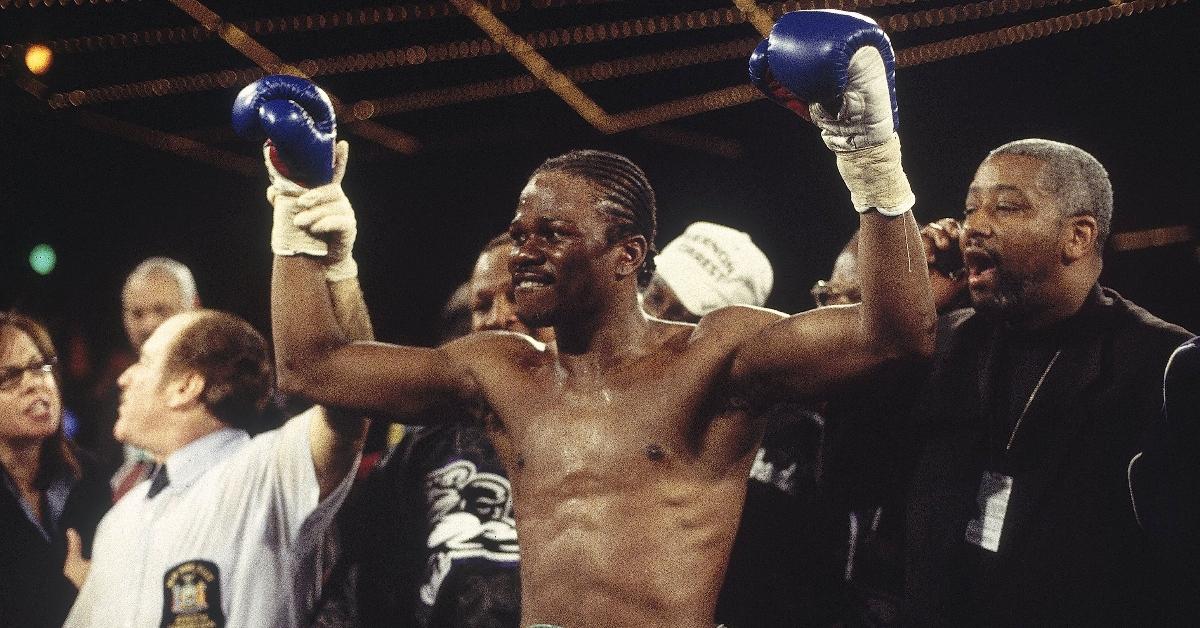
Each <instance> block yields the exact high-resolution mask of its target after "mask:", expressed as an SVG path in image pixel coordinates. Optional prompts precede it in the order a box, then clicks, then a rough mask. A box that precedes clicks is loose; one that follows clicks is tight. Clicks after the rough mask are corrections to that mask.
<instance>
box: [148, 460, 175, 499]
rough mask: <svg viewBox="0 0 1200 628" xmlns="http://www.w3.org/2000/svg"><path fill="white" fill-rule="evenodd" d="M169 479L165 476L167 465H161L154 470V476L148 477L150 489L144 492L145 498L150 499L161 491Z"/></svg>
mask: <svg viewBox="0 0 1200 628" xmlns="http://www.w3.org/2000/svg"><path fill="white" fill-rule="evenodd" d="M170 483H171V480H170V479H169V478H168V477H167V466H166V465H163V466H161V467H159V468H158V471H155V472H154V477H152V478H150V490H149V491H147V492H146V499H150V498H152V497H154V496H155V495H158V494H159V493H161V492H162V490H163V489H164V488H167V485H168V484H170Z"/></svg>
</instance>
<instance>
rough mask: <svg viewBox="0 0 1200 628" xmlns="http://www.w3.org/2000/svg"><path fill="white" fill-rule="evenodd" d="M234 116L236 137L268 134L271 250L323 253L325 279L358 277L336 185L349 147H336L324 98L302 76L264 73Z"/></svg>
mask: <svg viewBox="0 0 1200 628" xmlns="http://www.w3.org/2000/svg"><path fill="white" fill-rule="evenodd" d="M232 119H233V128H234V131H236V132H237V133H238V135H241V136H242V137H246V138H249V139H254V140H261V139H263V138H266V142H265V143H264V144H263V162H264V164H265V165H266V168H267V174H268V175H269V176H270V178H271V186H270V187H268V188H267V200H268V201H269V202H270V203H271V205H272V207H273V208H274V209H275V213H274V220H273V225H272V228H271V250H272V251H273V252H274V253H275V254H276V255H297V254H305V255H313V256H318V257H321V258H322V262H323V263H324V264H325V275H326V278H327V279H329V280H330V281H339V280H342V279H346V278H350V277H354V276H356V275H357V274H358V267H357V265H356V264H355V263H354V259H353V257H351V251H352V248H353V245H354V238H355V233H356V226H355V225H356V223H355V219H354V210H353V208H351V206H350V201H349V200H348V199H347V198H346V195H345V193H344V192H342V188H341V179H342V175H343V174H344V173H345V168H346V157H347V155H348V149H349V146H347V145H346V143H345V142H337V143H336V144H335V142H336V123H335V120H334V112H333V104H332V103H331V102H330V100H329V97H328V96H327V95H326V94H325V92H324V91H322V90H321V88H319V87H317V86H316V85H314V84H313V83H312V82H310V81H308V80H306V79H303V78H299V77H295V76H287V75H280V74H276V75H270V76H265V77H263V78H261V79H259V80H257V81H255V82H254V83H251V84H250V85H247V86H246V87H245V88H244V89H242V91H241V92H240V93H239V94H238V97H237V99H236V101H235V102H234V105H233V114H232ZM313 186H318V187H315V188H314V189H312V190H309V188H310V187H313Z"/></svg>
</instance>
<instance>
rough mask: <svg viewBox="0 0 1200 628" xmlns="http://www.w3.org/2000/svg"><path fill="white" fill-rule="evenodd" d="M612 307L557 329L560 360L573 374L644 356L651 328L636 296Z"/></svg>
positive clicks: (609, 366) (604, 308) (611, 303)
mask: <svg viewBox="0 0 1200 628" xmlns="http://www.w3.org/2000/svg"><path fill="white" fill-rule="evenodd" d="M621 296H622V297H624V296H627V295H621ZM608 304H609V305H608V307H602V308H600V309H598V310H597V311H596V312H594V313H592V314H591V315H590V316H584V317H580V318H578V319H576V320H572V321H569V322H565V323H562V324H560V325H557V326H555V328H554V336H555V341H556V343H557V345H558V355H559V359H560V361H561V362H562V364H563V366H564V368H566V369H567V370H568V371H569V372H575V371H577V370H581V371H591V370H594V369H596V368H599V369H608V368H612V367H614V366H616V365H619V364H621V363H623V362H626V361H628V360H629V359H630V356H631V355H640V354H641V353H643V348H644V346H645V344H646V339H647V338H648V336H649V334H650V331H651V327H650V322H649V320H648V319H647V318H646V315H645V313H644V312H643V311H642V309H641V307H640V306H639V305H638V303H637V298H636V293H635V294H633V295H632V296H629V298H616V299H612V300H610V301H608Z"/></svg>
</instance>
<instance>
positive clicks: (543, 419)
mask: <svg viewBox="0 0 1200 628" xmlns="http://www.w3.org/2000/svg"><path fill="white" fill-rule="evenodd" d="M726 370H727V369H726V368H725V360H724V359H723V356H722V355H720V354H719V353H717V352H714V351H694V350H689V349H683V350H670V349H664V350H662V351H658V352H655V353H652V354H650V355H648V356H646V357H645V358H643V359H639V360H637V361H635V362H632V363H629V364H626V365H622V366H619V367H615V368H609V369H584V370H582V371H580V370H574V371H573V370H571V369H568V368H565V367H563V365H562V364H561V363H559V362H557V361H547V362H546V363H544V364H540V365H538V366H537V367H535V368H533V369H522V370H518V371H514V372H512V373H509V374H506V375H503V376H502V378H501V379H502V382H503V385H500V384H501V382H500V381H497V382H492V383H491V385H487V384H485V388H486V389H487V394H488V400H489V406H490V410H491V413H490V416H489V417H488V427H489V433H490V434H491V436H492V440H493V442H494V443H495V445H496V448H497V451H498V452H499V453H500V455H501V457H502V459H503V460H504V462H505V464H506V466H507V467H508V469H509V472H510V475H511V476H513V479H514V481H521V480H522V479H524V478H526V477H528V478H537V483H538V484H541V483H542V482H543V481H546V482H550V483H556V484H559V485H561V486H563V487H564V489H566V490H569V491H571V492H575V491H579V490H584V491H587V490H589V487H588V486H587V484H588V483H591V482H595V483H597V484H598V486H593V487H590V488H592V489H600V488H605V489H615V488H618V486H617V485H621V484H624V483H626V482H629V481H635V480H636V479H637V476H638V474H656V475H663V474H667V475H670V473H671V472H672V471H678V470H679V469H680V467H681V466H686V465H687V464H688V463H689V462H690V461H692V460H694V459H695V458H697V457H698V456H699V455H700V453H701V450H702V449H703V448H704V446H705V442H706V441H705V434H706V430H707V427H708V426H709V424H710V423H711V421H712V419H714V418H715V417H719V416H722V415H724V414H727V413H728V412H730V406H729V401H730V395H729V394H728V392H727V389H726V387H727V383H726V382H725V381H724V376H725V372H726ZM642 479H643V480H644V479H646V478H645V477H643V478H642Z"/></svg>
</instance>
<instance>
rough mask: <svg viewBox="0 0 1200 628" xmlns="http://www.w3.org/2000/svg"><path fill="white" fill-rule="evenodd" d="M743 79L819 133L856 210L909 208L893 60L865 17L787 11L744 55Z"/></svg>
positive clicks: (889, 49)
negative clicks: (745, 71)
mask: <svg viewBox="0 0 1200 628" xmlns="http://www.w3.org/2000/svg"><path fill="white" fill-rule="evenodd" d="M749 69H750V80H751V82H753V83H754V85H755V86H757V87H758V88H759V89H760V90H762V92H763V93H764V94H766V95H767V97H768V98H770V99H771V100H773V101H775V102H777V103H779V104H781V105H783V106H784V107H787V108H788V109H790V110H792V111H793V112H795V113H797V114H799V115H800V116H801V117H803V118H805V119H806V120H810V121H811V122H812V123H813V124H815V125H816V126H817V127H818V128H819V129H820V130H821V139H822V140H824V142H825V145H826V146H827V147H829V149H830V150H832V151H834V154H835V155H836V156H837V162H838V170H839V171H840V172H841V174H842V179H843V180H844V181H845V182H846V187H848V188H849V189H850V199H851V201H852V202H853V203H854V208H855V209H856V210H858V211H859V212H865V211H868V210H871V209H875V210H877V211H879V212H880V213H882V214H885V215H888V216H896V215H900V214H903V213H904V212H906V211H909V210H910V209H912V206H913V204H914V203H915V198H914V197H913V193H912V189H911V188H910V187H909V185H908V178H907V176H905V174H904V169H903V167H902V166H901V163H900V139H899V136H898V135H897V134H896V129H897V128H898V126H899V109H898V107H897V105H896V86H895V81H896V62H895V54H894V53H893V52H892V46H891V42H890V41H888V37H887V35H886V34H885V33H884V32H883V30H882V29H881V28H879V25H878V24H876V23H875V22H874V21H873V20H871V19H870V18H868V17H866V16H864V15H860V14H857V13H850V12H847V11H834V10H821V11H794V12H792V13H786V14H784V15H783V16H782V17H780V18H779V21H778V22H776V23H775V26H774V27H773V28H772V29H771V34H770V36H769V37H767V38H766V39H764V40H763V41H762V43H760V44H759V45H758V47H757V48H755V50H754V53H753V54H751V56H750V68H749Z"/></svg>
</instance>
